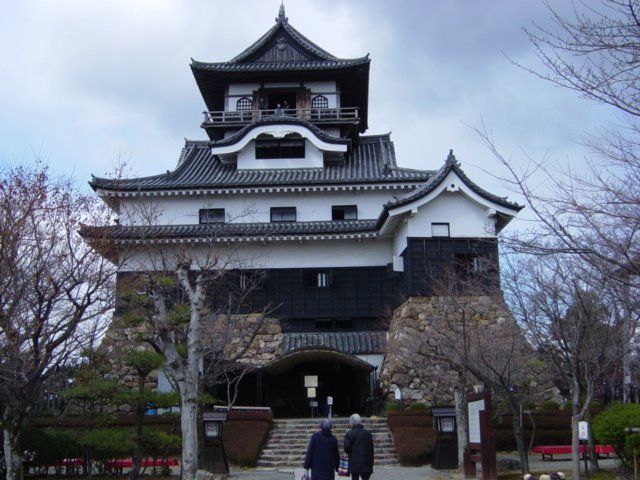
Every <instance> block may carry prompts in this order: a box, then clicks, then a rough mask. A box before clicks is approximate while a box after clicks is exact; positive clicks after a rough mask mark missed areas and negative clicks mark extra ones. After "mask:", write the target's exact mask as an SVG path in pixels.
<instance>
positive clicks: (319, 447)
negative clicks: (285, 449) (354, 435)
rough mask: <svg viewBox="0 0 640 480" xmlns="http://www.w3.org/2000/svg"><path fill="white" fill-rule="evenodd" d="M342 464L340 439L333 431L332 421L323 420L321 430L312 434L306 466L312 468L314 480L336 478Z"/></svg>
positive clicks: (307, 468) (305, 460)
mask: <svg viewBox="0 0 640 480" xmlns="http://www.w3.org/2000/svg"><path fill="white" fill-rule="evenodd" d="M339 465H340V452H339V451H338V439H337V438H336V437H335V435H333V434H332V433H331V422H330V421H329V420H326V419H325V420H322V421H321V422H320V431H318V432H315V433H314V434H313V435H311V439H310V440H309V446H308V447H307V455H306V456H305V458H304V468H305V469H306V470H309V469H311V478H312V479H313V480H335V473H336V472H337V471H338V466H339Z"/></svg>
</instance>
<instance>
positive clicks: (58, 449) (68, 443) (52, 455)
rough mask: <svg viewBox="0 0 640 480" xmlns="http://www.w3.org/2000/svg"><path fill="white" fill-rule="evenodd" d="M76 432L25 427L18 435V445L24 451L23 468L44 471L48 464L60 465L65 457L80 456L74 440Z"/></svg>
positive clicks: (79, 449)
mask: <svg viewBox="0 0 640 480" xmlns="http://www.w3.org/2000/svg"><path fill="white" fill-rule="evenodd" d="M76 436H77V435H76V432H73V431H70V430H54V429H40V428H37V427H27V428H25V429H24V430H23V431H22V433H21V435H20V447H21V449H22V450H23V451H24V452H25V468H27V469H29V468H33V469H34V470H36V472H34V473H38V472H37V470H42V472H46V468H47V467H48V466H49V465H61V464H62V460H63V459H65V458H78V457H82V449H81V447H80V445H78V443H77V442H76Z"/></svg>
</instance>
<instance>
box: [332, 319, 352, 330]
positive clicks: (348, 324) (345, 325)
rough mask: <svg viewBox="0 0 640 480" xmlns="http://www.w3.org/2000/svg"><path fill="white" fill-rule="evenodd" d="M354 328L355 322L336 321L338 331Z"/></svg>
mask: <svg viewBox="0 0 640 480" xmlns="http://www.w3.org/2000/svg"><path fill="white" fill-rule="evenodd" d="M352 328H353V322H352V321H351V320H350V319H348V320H336V330H351V329H352Z"/></svg>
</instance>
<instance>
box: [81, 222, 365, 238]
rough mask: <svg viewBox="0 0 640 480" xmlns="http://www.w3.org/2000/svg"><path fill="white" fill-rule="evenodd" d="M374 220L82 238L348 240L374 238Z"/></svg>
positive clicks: (100, 230)
mask: <svg viewBox="0 0 640 480" xmlns="http://www.w3.org/2000/svg"><path fill="white" fill-rule="evenodd" d="M375 227H376V220H339V221H324V222H270V223H212V224H192V225H149V226H123V225H113V226H109V227H86V228H85V229H83V230H82V232H81V233H82V234H83V236H86V237H88V238H101V237H108V238H110V239H115V240H123V241H126V240H131V241H154V240H155V241H162V240H173V239H177V240H180V239H190V240H198V239H201V240H209V239H211V240H215V241H222V240H227V239H229V238H249V237H259V238H260V239H261V240H269V238H272V237H277V238H283V237H296V238H297V237H300V236H314V235H323V236H332V235H336V236H340V237H343V236H349V235H356V236H357V235H363V234H370V235H371V236H374V235H375V234H376V230H375Z"/></svg>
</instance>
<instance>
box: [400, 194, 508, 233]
mask: <svg viewBox="0 0 640 480" xmlns="http://www.w3.org/2000/svg"><path fill="white" fill-rule="evenodd" d="M432 223H449V234H450V236H452V237H495V235H494V234H492V233H491V232H493V231H494V230H493V229H491V228H490V225H492V224H493V219H491V218H489V217H488V211H487V208H485V207H482V206H480V205H478V204H477V203H475V202H473V201H471V200H470V199H469V198H467V197H466V196H464V195H463V194H462V193H459V192H455V193H452V192H447V191H445V192H443V193H441V194H440V195H438V197H436V198H435V199H434V200H432V201H431V202H429V203H428V204H426V205H424V206H423V207H421V208H419V209H418V213H417V214H416V215H415V216H413V217H409V221H408V229H407V235H408V236H409V237H430V236H431V224H432Z"/></svg>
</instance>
